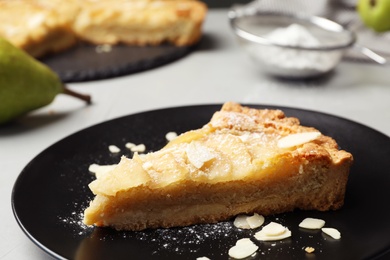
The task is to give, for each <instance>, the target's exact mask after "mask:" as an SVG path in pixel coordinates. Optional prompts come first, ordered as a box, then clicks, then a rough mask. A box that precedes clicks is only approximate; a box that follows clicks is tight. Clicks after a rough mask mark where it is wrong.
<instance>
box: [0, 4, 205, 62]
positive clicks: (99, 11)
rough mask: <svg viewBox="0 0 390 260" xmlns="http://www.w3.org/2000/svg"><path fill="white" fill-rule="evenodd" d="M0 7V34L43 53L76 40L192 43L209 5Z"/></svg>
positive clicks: (34, 52)
mask: <svg viewBox="0 0 390 260" xmlns="http://www.w3.org/2000/svg"><path fill="white" fill-rule="evenodd" d="M0 10H1V11H0V37H3V38H6V39H7V40H8V41H10V42H11V43H12V44H14V45H15V46H16V47H18V48H21V49H24V50H25V51H27V52H28V53H29V54H30V55H32V56H34V57H42V56H45V55H47V54H49V53H55V52H60V51H63V50H66V49H68V48H70V47H72V46H74V45H75V44H76V43H77V42H78V41H86V42H90V43H92V44H109V45H114V44H120V43H123V44H129V45H137V46H143V45H159V44H162V43H166V42H168V43H170V44H173V45H176V46H189V45H193V44H195V43H196V42H198V41H199V40H200V38H201V34H202V32H201V26H202V24H203V21H204V19H205V16H206V12H207V6H206V5H205V4H204V3H203V2H201V1H197V0H117V1H111V0H66V1H62V0H12V1H8V0H0ZM15 17H17V19H15Z"/></svg>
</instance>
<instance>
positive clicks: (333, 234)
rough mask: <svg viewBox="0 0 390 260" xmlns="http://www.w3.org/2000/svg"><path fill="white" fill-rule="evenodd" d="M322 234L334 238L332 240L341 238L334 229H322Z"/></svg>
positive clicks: (338, 232)
mask: <svg viewBox="0 0 390 260" xmlns="http://www.w3.org/2000/svg"><path fill="white" fill-rule="evenodd" d="M321 230H322V232H324V233H325V234H327V235H328V236H330V237H332V238H334V239H340V238H341V233H340V231H338V230H337V229H335V228H322V229H321Z"/></svg>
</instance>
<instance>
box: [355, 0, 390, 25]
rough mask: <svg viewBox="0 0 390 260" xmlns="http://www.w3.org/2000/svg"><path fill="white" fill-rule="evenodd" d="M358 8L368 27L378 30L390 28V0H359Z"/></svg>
mask: <svg viewBox="0 0 390 260" xmlns="http://www.w3.org/2000/svg"><path fill="white" fill-rule="evenodd" d="M357 10H358V12H359V15H360V17H361V18H362V20H363V22H364V23H365V25H367V26H368V27H370V28H372V29H374V30H375V31H377V32H385V31H388V30H390V0H359V1H358V5H357Z"/></svg>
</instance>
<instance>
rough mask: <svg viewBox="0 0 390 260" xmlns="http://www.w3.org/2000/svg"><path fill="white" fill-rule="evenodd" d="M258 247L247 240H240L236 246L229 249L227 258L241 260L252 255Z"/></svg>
mask: <svg viewBox="0 0 390 260" xmlns="http://www.w3.org/2000/svg"><path fill="white" fill-rule="evenodd" d="M258 248H259V247H258V246H257V245H255V243H253V242H252V241H251V240H250V239H249V238H242V239H240V240H238V241H237V242H236V245H235V246H233V247H231V248H230V249H229V256H230V257H232V258H235V259H242V258H246V257H248V256H251V255H253V254H254V253H255V252H256V251H257V249H258Z"/></svg>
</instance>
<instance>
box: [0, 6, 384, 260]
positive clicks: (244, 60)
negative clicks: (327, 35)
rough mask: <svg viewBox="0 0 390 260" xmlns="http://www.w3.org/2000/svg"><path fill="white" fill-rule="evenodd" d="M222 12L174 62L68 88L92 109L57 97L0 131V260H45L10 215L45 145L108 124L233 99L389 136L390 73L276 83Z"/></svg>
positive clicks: (347, 65) (366, 67) (359, 67)
mask: <svg viewBox="0 0 390 260" xmlns="http://www.w3.org/2000/svg"><path fill="white" fill-rule="evenodd" d="M226 14H227V12H226V10H225V9H213V10H210V11H209V13H208V16H207V19H206V22H205V24H204V35H205V38H204V41H203V42H202V44H201V45H200V47H199V48H198V49H196V50H195V51H194V52H192V53H190V54H189V55H188V56H186V57H184V58H182V59H180V60H178V61H175V62H173V63H170V64H168V65H165V66H162V67H159V68H156V69H152V70H149V71H145V72H141V73H137V74H133V75H129V76H123V77H118V78H114V79H108V80H100V81H91V82H86V83H74V84H69V86H70V87H71V88H72V89H74V90H77V91H80V92H85V93H89V94H91V95H92V98H93V105H91V106H86V105H85V104H83V103H82V102H80V101H79V100H76V99H73V98H70V97H67V96H65V95H59V96H58V97H57V98H56V99H55V100H54V102H53V103H52V104H50V105H49V106H47V107H45V108H43V109H40V110H38V111H36V112H34V113H31V114H29V115H28V116H26V117H24V118H22V119H20V120H18V121H17V122H15V123H13V124H11V125H9V126H5V127H4V126H3V127H0V158H1V159H0V169H1V173H0V205H1V211H0V219H1V222H2V231H1V232H0V259H45V258H50V257H49V256H48V255H46V253H44V252H43V251H42V250H41V249H39V248H38V247H37V246H36V245H34V244H33V242H31V241H30V240H29V239H28V238H27V237H26V236H25V234H24V233H23V232H22V230H21V229H20V228H19V226H18V224H17V222H16V220H15V218H14V216H13V213H12V210H11V192H12V188H13V185H14V182H15V180H16V178H17V176H18V175H19V173H20V172H21V170H22V169H23V168H24V166H25V165H26V164H27V163H28V162H29V161H30V160H32V159H33V157H35V156H36V155H37V154H38V153H40V152H41V151H43V150H44V149H45V148H47V147H48V146H49V145H51V144H53V143H54V142H56V141H58V140H60V139H62V138H63V137H66V136H68V135H69V134H72V133H74V132H76V131H78V130H81V129H83V128H85V127H88V126H91V125H94V124H96V123H99V122H103V121H105V120H108V119H112V118H116V117H119V116H124V115H128V114H133V113H137V112H141V111H146V110H152V109H159V108H165V107H171V106H182V105H194V104H210V103H223V102H225V101H236V102H241V103H255V104H265V105H280V106H290V107H296V108H304V109H310V110H315V111H321V112H325V113H330V114H334V115H337V116H341V117H344V118H348V119H351V120H354V121H357V122H359V123H362V124H364V125H367V126H369V127H371V128H374V129H376V130H378V131H380V132H382V133H384V134H386V135H388V136H390V68H389V67H379V66H377V65H372V64H363V63H353V62H348V61H343V62H342V63H341V64H340V65H339V66H338V67H337V69H336V71H335V73H333V74H332V75H331V76H330V77H328V78H326V79H322V80H316V81H312V82H286V81H277V80H275V79H273V78H270V77H267V76H265V75H264V74H262V73H261V68H258V67H255V66H254V65H253V64H252V62H251V60H249V59H248V57H247V56H246V55H245V54H244V53H243V52H242V50H241V49H239V47H238V44H237V43H236V41H235V38H234V36H233V35H232V33H231V31H230V28H229V24H228V21H227V16H226ZM34 214H39V212H35V213H34ZM362 224H363V223H362Z"/></svg>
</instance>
